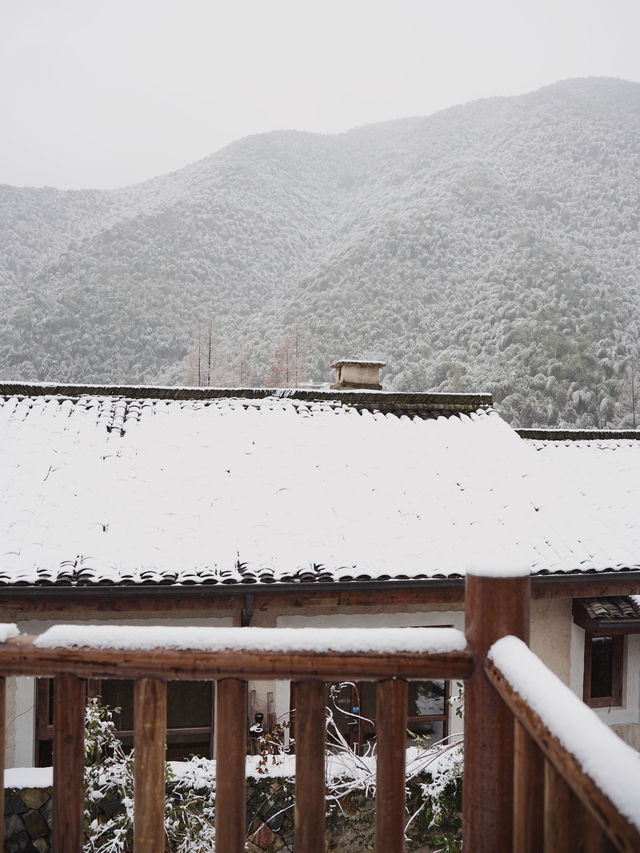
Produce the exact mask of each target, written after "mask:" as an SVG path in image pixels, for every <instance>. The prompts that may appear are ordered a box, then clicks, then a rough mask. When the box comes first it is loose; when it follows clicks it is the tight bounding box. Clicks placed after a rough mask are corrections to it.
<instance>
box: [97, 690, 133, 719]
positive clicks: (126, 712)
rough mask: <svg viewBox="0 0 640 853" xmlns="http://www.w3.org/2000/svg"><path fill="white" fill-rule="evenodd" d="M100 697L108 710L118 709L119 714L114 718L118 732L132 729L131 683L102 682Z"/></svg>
mask: <svg viewBox="0 0 640 853" xmlns="http://www.w3.org/2000/svg"><path fill="white" fill-rule="evenodd" d="M100 696H101V698H102V703H103V704H104V705H109V707H110V708H120V709H121V710H120V713H119V714H117V715H115V716H114V721H115V724H116V726H117V727H118V729H119V730H120V731H124V732H126V731H131V730H132V729H133V681H117V680H115V679H114V680H109V681H103V682H102V684H101V685H100Z"/></svg>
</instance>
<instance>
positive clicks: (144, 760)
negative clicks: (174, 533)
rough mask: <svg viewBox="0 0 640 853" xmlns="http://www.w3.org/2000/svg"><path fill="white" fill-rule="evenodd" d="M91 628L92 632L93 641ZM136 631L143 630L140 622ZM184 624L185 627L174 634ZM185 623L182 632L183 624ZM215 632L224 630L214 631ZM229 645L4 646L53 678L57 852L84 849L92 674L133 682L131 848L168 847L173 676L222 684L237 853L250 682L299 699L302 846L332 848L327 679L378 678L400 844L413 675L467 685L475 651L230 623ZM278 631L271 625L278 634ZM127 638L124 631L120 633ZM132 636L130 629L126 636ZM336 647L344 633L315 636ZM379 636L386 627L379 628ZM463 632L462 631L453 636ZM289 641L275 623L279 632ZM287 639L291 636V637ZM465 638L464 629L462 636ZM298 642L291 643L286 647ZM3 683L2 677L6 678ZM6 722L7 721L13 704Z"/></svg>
mask: <svg viewBox="0 0 640 853" xmlns="http://www.w3.org/2000/svg"><path fill="white" fill-rule="evenodd" d="M91 630H92V629H91V628H87V629H86V632H87V633H86V636H87V637H90V634H91ZM137 630H139V629H137ZM174 630H176V629H174ZM177 630H180V629H177ZM209 630H210V631H212V632H215V631H216V630H220V629H209ZM225 630H226V631H227V633H226V634H225V636H226V637H231V640H230V641H229V647H228V648H226V649H225V650H224V651H216V652H212V651H203V650H197V649H190V650H184V651H176V650H170V649H164V648H154V649H151V650H147V649H137V650H136V649H122V648H106V649H99V648H88V647H77V646H71V647H69V646H64V647H53V648H42V647H38V646H37V645H36V643H35V641H34V639H33V638H32V637H25V636H20V637H16V638H14V639H9V640H7V641H5V642H4V643H0V672H1V673H2V674H3V675H5V676H6V675H40V676H54V677H55V679H56V686H55V692H54V753H53V765H54V771H53V784H54V792H53V849H54V851H55V853H79V851H81V850H82V842H83V773H84V741H83V733H84V727H83V714H84V702H85V698H84V697H85V692H84V683H83V679H85V678H119V679H123V678H125V679H126V678H131V679H135V683H134V746H135V761H134V849H135V851H136V853H156V851H157V853H160V851H164V845H165V840H164V826H163V814H164V802H165V791H164V772H163V766H164V757H165V731H166V681H168V680H171V681H174V680H187V681H192V680H197V679H202V680H215V681H216V682H217V690H216V762H217V764H216V808H215V814H216V819H215V822H216V851H218V853H240V851H243V850H244V847H245V841H246V827H245V798H246V788H245V785H246V782H245V755H246V732H247V725H246V717H247V713H246V708H247V681H248V680H259V679H272V678H287V679H291V680H293V681H294V682H295V685H296V686H295V695H296V706H297V712H296V783H295V830H294V832H295V837H294V843H295V847H296V850H301V851H305V853H320V851H324V850H325V840H324V821H325V810H326V803H325V736H326V719H325V692H324V683H325V682H330V681H341V680H344V679H345V678H347V677H348V678H350V679H355V680H363V681H365V680H368V681H377V682H378V688H377V689H378V703H379V705H378V707H379V709H380V710H379V713H378V719H377V742H378V767H377V818H376V849H377V850H378V851H384V853H394V851H400V850H402V846H403V836H404V809H405V794H404V792H405V737H406V734H405V733H406V717H407V682H408V680H415V679H418V680H424V679H441V678H446V679H456V680H464V679H466V678H468V677H469V675H470V674H471V671H472V669H473V661H472V655H471V652H470V651H469V650H468V649H463V650H461V651H452V652H444V653H443V652H434V653H429V652H428V651H427V652H426V653H424V652H419V651H414V652H403V651H397V652H386V651H385V652H379V653H376V652H370V651H369V652H367V651H357V650H356V651H347V652H318V651H315V652H314V651H305V650H300V649H299V650H297V651H295V652H291V651H286V652H285V651H283V652H265V651H260V650H257V649H253V650H247V649H244V648H243V640H244V638H245V637H246V636H247V631H251V630H252V629H243V628H237V629H231V631H234V632H235V635H234V636H237V638H238V639H237V640H235V638H234V637H233V636H232V635H231V632H230V631H229V629H225ZM270 630H271V629H270ZM442 630H443V629H438V628H423V629H410V631H411V632H412V634H413V636H414V637H416V636H417V637H419V638H420V642H419V645H420V647H422V648H426V649H428V648H429V646H430V645H434V644H435V646H436V647H437V646H439V645H441V644H442V639H441V636H442ZM121 633H122V632H121ZM124 633H126V629H125V632H124ZM314 633H315V636H316V641H317V644H318V643H319V645H320V646H323V645H324V646H325V647H326V648H331V646H332V642H333V644H334V645H335V639H336V634H335V631H331V630H327V631H325V633H326V637H327V639H326V643H323V641H322V633H323V632H322V631H317V632H314ZM373 633H374V634H375V635H376V636H379V632H377V631H376V632H373ZM451 633H452V634H458V633H459V632H451ZM279 634H280V635H282V636H283V637H284V636H285V634H284V632H279V631H278V629H272V630H271V636H272V637H273V638H274V639H277V638H278V636H279ZM287 637H288V639H289V641H290V638H291V634H290V633H289V634H287ZM460 639H461V641H462V645H464V636H463V635H462V634H460ZM288 645H289V646H290V642H289V643H288ZM2 680H3V681H4V679H2ZM0 716H1V717H2V719H1V720H0V726H2V727H3V725H4V706H3V707H2V709H1V713H0Z"/></svg>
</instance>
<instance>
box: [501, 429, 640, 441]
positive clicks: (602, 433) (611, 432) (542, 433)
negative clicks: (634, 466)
mask: <svg viewBox="0 0 640 853" xmlns="http://www.w3.org/2000/svg"><path fill="white" fill-rule="evenodd" d="M516 432H517V433H518V435H519V436H520V438H527V439H537V440H539V441H598V440H601V439H604V438H611V439H631V440H638V439H640V430H638V429H556V428H546V427H536V428H528V429H520V428H517V429H516Z"/></svg>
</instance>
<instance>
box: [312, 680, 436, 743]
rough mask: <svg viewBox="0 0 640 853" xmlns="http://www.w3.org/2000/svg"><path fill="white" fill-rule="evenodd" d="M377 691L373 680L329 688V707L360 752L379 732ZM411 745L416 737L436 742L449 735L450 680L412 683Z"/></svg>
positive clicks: (409, 719) (409, 722)
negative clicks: (448, 687)
mask: <svg viewBox="0 0 640 853" xmlns="http://www.w3.org/2000/svg"><path fill="white" fill-rule="evenodd" d="M376 692H377V687H376V684H375V683H374V682H371V681H359V682H358V683H357V684H351V683H345V684H343V685H342V686H340V687H339V685H337V684H336V685H333V686H332V687H330V690H329V699H328V703H329V707H330V708H331V709H332V711H333V716H334V720H335V723H336V726H337V728H338V729H339V731H340V733H341V734H342V736H343V737H344V739H345V740H346V741H347V743H348V744H349V745H350V746H351V747H352V748H353V749H354V750H355V751H356V752H358V753H363V752H365V751H366V749H367V744H369V743H370V742H372V741H374V740H375V734H376V725H375V721H376ZM407 730H408V732H409V734H408V741H407V743H408V745H409V744H410V743H411V741H412V740H413V739H414V738H416V737H421V738H428V739H429V740H430V741H431V742H433V743H436V742H437V741H439V740H442V739H443V738H444V737H445V736H446V734H447V682H446V681H412V682H409V696H408V721H407Z"/></svg>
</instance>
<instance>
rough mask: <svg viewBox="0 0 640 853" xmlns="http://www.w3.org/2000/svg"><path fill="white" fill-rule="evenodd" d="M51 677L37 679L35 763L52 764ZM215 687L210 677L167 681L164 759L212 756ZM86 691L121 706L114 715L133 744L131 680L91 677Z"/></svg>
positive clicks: (126, 740)
mask: <svg viewBox="0 0 640 853" xmlns="http://www.w3.org/2000/svg"><path fill="white" fill-rule="evenodd" d="M54 685H55V680H54V679H53V678H38V679H37V680H36V764H37V766H38V767H44V766H48V765H50V764H51V759H52V752H53V692H54ZM214 690H215V683H214V682H211V681H170V682H169V683H168V684H167V760H180V759H185V758H189V757H190V756H191V755H199V756H203V757H205V758H213V748H214V740H213V738H214V731H213V723H214V708H215V702H214ZM87 695H88V696H89V697H92V696H101V697H102V699H103V701H104V703H105V704H107V705H110V706H111V707H118V708H121V712H120V714H118V715H117V716H116V717H114V719H115V722H116V725H117V726H118V734H119V736H120V738H121V739H122V741H123V743H124V745H125V746H127V747H130V746H133V681H128V680H127V681H124V680H123V681H119V680H103V681H99V680H96V679H91V680H89V681H87Z"/></svg>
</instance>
